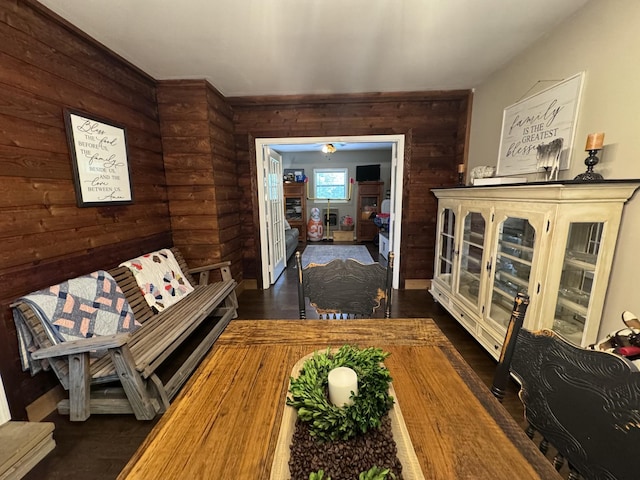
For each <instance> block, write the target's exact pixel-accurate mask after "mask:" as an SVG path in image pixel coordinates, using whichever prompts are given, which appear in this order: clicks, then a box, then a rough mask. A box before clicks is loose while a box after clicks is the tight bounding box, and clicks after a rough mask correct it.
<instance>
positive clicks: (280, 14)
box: [40, 0, 593, 97]
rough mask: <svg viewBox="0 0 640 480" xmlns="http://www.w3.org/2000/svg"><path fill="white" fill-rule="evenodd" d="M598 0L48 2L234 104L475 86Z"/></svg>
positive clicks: (112, 43)
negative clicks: (255, 98)
mask: <svg viewBox="0 0 640 480" xmlns="http://www.w3.org/2000/svg"><path fill="white" fill-rule="evenodd" d="M587 1H588V0H534V1H532V0H109V1H106V2H105V0H40V2H41V3H42V4H44V5H46V6H47V7H49V8H50V9H51V10H53V11H54V12H56V13H57V14H58V15H60V16H62V17H63V18H65V19H67V20H68V21H70V22H71V23H73V24H74V25H75V26H77V27H78V28H80V29H81V30H83V31H84V32H86V33H87V34H89V35H91V36H92V37H94V38H95V39H97V40H98V41H99V42H101V43H102V44H104V45H106V46H107V47H109V48H110V49H111V50H113V51H115V52H116V53H118V54H120V55H121V56H122V57H124V58H125V59H127V60H128V61H130V62H131V63H133V64H134V65H136V66H138V67H139V68H140V69H142V70H143V71H145V72H146V73H148V74H149V75H151V76H152V77H154V78H155V79H158V80H167V79H190V78H206V79H207V80H209V81H210V82H211V84H212V85H214V86H215V87H216V88H217V89H218V90H220V92H221V93H222V94H223V95H225V96H227V97H231V96H249V95H272V94H273V95H289V94H321V93H324V94H333V93H362V92H391V91H395V92H399V91H425V90H453V89H468V88H474V87H476V86H478V85H479V84H481V83H482V82H483V81H484V80H485V79H486V78H487V77H488V76H490V75H491V74H492V73H493V72H495V71H496V70H498V69H500V68H501V67H502V66H504V65H505V64H506V63H507V62H508V61H509V60H510V59H511V58H513V57H514V56H516V55H517V54H518V53H520V52H522V51H523V50H524V49H526V48H527V47H528V46H529V45H531V44H532V43H533V42H534V41H535V40H537V39H538V38H540V37H542V36H543V35H545V33H547V32H549V31H550V30H552V29H553V28H554V27H555V26H556V25H558V24H559V23H560V22H562V21H563V20H564V19H566V18H567V17H569V16H571V15H572V14H573V13H574V12H576V11H577V10H578V9H579V8H581V7H582V6H583V5H584V4H586V3H587ZM591 33H593V32H591ZM588 34H590V32H585V35H588Z"/></svg>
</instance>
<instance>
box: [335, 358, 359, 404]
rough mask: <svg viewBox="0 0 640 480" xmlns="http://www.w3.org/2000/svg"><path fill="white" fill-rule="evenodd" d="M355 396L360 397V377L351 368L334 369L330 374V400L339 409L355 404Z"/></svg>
mask: <svg viewBox="0 0 640 480" xmlns="http://www.w3.org/2000/svg"><path fill="white" fill-rule="evenodd" d="M351 392H353V395H354V396H355V395H358V375H357V374H356V372H354V371H353V370H352V369H350V368H349V367H338V368H334V369H333V370H331V371H330V372H329V400H331V403H333V404H334V405H335V406H337V407H344V406H345V405H351V404H353V399H351V398H350V397H351Z"/></svg>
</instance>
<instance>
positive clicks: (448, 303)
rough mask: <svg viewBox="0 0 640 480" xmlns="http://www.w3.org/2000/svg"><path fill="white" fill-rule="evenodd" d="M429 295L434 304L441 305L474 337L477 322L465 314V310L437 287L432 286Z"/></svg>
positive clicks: (471, 316)
mask: <svg viewBox="0 0 640 480" xmlns="http://www.w3.org/2000/svg"><path fill="white" fill-rule="evenodd" d="M431 295H432V296H433V298H434V300H435V301H436V302H438V303H439V304H440V305H442V306H443V307H444V308H445V309H446V310H447V311H448V312H449V313H450V314H451V316H453V318H455V319H456V320H457V321H458V323H460V324H461V325H462V326H463V327H464V328H466V329H467V330H469V332H470V333H471V334H472V335H473V336H475V335H476V331H477V327H478V322H477V320H476V319H475V318H473V315H471V314H469V313H468V312H466V311H465V309H464V308H461V307H460V305H458V304H457V303H456V302H455V301H454V300H453V299H452V298H451V297H450V296H449V295H448V294H447V293H445V292H442V291H441V290H439V289H438V287H434V286H433V284H432V287H431Z"/></svg>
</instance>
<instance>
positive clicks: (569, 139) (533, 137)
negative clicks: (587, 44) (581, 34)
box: [496, 72, 584, 176]
mask: <svg viewBox="0 0 640 480" xmlns="http://www.w3.org/2000/svg"><path fill="white" fill-rule="evenodd" d="M583 81H584V72H580V73H577V74H575V75H573V76H571V77H569V78H567V79H565V80H563V81H561V82H560V83H557V84H556V85H553V86H552V87H549V88H547V89H545V90H542V91H540V92H538V93H536V94H535V95H532V96H530V97H528V98H525V99H524V100H521V101H519V102H518V103H515V104H513V105H511V106H509V107H507V108H505V109H504V113H503V115H502V135H501V137H500V151H499V153H498V165H497V169H496V170H497V171H496V175H499V176H505V175H514V174H523V173H535V172H538V171H543V170H544V169H543V168H542V167H540V166H539V163H538V161H537V160H538V152H542V154H543V155H547V156H548V155H549V150H550V149H551V150H553V149H556V148H557V147H559V148H560V151H559V152H558V157H557V158H558V164H559V165H557V166H559V169H560V170H566V169H568V168H569V160H570V158H571V150H572V147H573V140H574V136H575V125H576V121H577V118H578V108H579V106H580V96H581V94H582V84H583Z"/></svg>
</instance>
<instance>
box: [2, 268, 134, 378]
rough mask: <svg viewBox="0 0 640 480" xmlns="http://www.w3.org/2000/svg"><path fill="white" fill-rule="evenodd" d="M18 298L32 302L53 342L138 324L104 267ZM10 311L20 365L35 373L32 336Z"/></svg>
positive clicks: (125, 329)
mask: <svg viewBox="0 0 640 480" xmlns="http://www.w3.org/2000/svg"><path fill="white" fill-rule="evenodd" d="M18 301H21V302H25V303H28V304H30V305H31V306H32V308H33V310H34V312H36V314H37V315H38V317H39V319H40V322H41V323H42V326H43V327H44V330H45V332H47V336H48V337H49V339H50V340H51V341H52V342H53V343H54V344H57V343H60V342H64V341H66V340H77V339H80V338H89V337H93V336H99V335H112V334H115V333H125V332H132V331H134V330H136V329H137V328H138V327H139V326H140V324H139V323H138V322H137V321H136V320H135V319H134V318H133V311H132V310H131V307H130V306H129V303H128V302H127V299H126V298H125V296H124V294H123V293H122V290H121V289H120V287H119V286H118V284H117V283H116V281H115V280H114V279H113V277H112V276H111V275H110V274H109V273H108V272H105V271H104V270H98V271H96V272H93V273H90V274H89V275H84V276H82V277H78V278H74V279H71V280H67V281H66V282H63V283H60V284H58V285H53V286H51V287H49V288H45V289H43V290H38V291H37V292H33V293H30V294H29V295H25V296H24V297H21V298H20V299H18ZM13 312H14V321H15V323H16V330H17V332H18V344H19V347H20V355H21V359H22V367H23V369H24V370H27V369H30V370H31V373H32V374H35V373H37V372H38V371H39V370H40V369H41V365H40V362H34V361H33V360H32V359H31V357H30V355H29V352H32V351H34V350H35V349H36V346H35V344H34V341H33V337H32V336H31V332H30V331H29V329H28V327H27V325H26V323H25V322H24V320H23V319H22V316H21V315H20V312H19V311H18V310H17V309H14V310H13Z"/></svg>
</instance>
